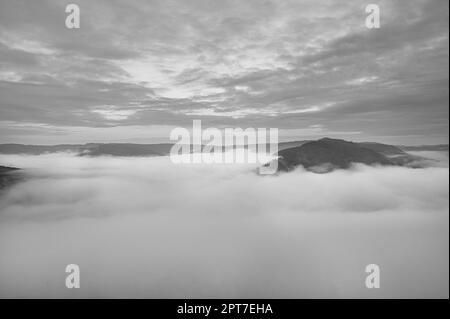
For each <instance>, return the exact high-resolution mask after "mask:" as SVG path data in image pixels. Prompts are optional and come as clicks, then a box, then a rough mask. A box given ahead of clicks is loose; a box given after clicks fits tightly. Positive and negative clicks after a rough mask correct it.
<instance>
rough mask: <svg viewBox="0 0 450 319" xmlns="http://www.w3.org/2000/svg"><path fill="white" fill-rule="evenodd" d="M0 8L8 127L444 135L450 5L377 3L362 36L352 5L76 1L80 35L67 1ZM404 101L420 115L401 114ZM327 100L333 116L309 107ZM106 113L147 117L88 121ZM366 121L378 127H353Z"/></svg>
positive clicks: (401, 139)
mask: <svg viewBox="0 0 450 319" xmlns="http://www.w3.org/2000/svg"><path fill="white" fill-rule="evenodd" d="M0 4H1V6H2V10H1V12H0V27H1V30H2V31H1V32H0V59H1V61H2V63H1V65H0V94H1V95H2V101H1V102H0V106H1V107H0V116H1V118H2V119H3V120H8V121H13V122H30V121H33V122H34V123H36V124H46V125H49V126H55V125H63V126H84V127H97V128H99V127H102V128H103V131H104V134H105V135H108V131H109V128H110V127H111V126H124V127H126V126H128V125H149V124H165V125H180V124H183V125H186V124H188V125H189V122H190V121H191V119H192V116H193V114H195V116H196V117H197V118H200V119H202V120H203V121H204V122H208V124H209V125H216V126H219V125H220V126H223V125H238V126H241V127H249V126H253V127H255V126H257V127H278V128H280V129H293V128H305V127H308V126H310V125H316V124H321V125H323V127H324V128H325V130H329V131H331V132H333V131H339V130H341V131H347V130H351V131H360V132H361V133H360V135H361V138H366V139H367V138H368V137H370V138H372V137H374V136H375V135H380V136H382V137H383V135H387V136H390V137H392V139H396V140H397V143H405V142H406V141H407V140H408V139H407V138H405V136H407V135H415V137H414V138H417V136H419V137H420V136H422V138H423V136H428V137H427V139H428V140H429V141H431V142H433V143H443V142H447V141H448V134H447V131H448V121H447V122H443V119H445V118H448V107H447V105H448V71H447V69H448V2H447V1H435V0H428V1H409V2H408V4H406V5H405V4H401V5H400V4H397V3H395V2H392V1H381V2H379V4H380V7H381V11H382V21H381V28H380V29H379V30H368V29H366V28H365V26H364V20H365V11H364V7H365V5H366V3H365V2H364V1H356V0H355V1H351V2H348V1H321V2H320V3H318V2H317V1H294V0H283V1H279V0H276V1H256V0H255V1H245V2H242V1H234V0H230V1H221V4H220V5H219V4H217V3H215V4H214V6H213V5H211V4H210V3H209V1H205V0H195V1H189V2H188V3H186V2H185V1H170V2H167V1H141V0H133V1H128V2H127V4H126V5H124V4H123V3H121V2H119V1H104V0H99V1H95V2H92V1H81V0H80V1H79V2H78V4H79V5H80V7H81V15H82V17H81V21H82V27H81V29H79V30H68V29H66V28H65V27H64V20H65V12H64V5H65V3H64V2H60V1H41V2H39V3H34V2H33V3H29V2H28V1H20V0H19V1H14V2H11V1H6V0H2V1H0ZM37 78H39V81H36V79H37ZM363 78H368V79H376V81H361V82H358V81H359V80H358V79H363ZM354 81H357V82H354ZM349 83H350V84H352V83H353V84H355V83H356V84H359V85H358V86H357V87H356V88H355V86H354V85H348V84H349ZM242 88H245V89H242ZM408 101H413V102H414V101H420V109H419V108H418V106H417V105H416V104H414V105H413V106H411V108H412V109H413V111H412V112H405V111H404V109H405V108H406V106H405V103H407V102H408ZM328 103H332V104H334V105H336V108H319V109H318V111H317V112H303V110H305V109H306V110H307V109H308V106H310V105H325V104H328ZM99 105H115V106H120V107H125V108H130V109H131V111H130V112H134V107H135V106H136V105H139V106H140V107H141V109H140V111H139V112H136V113H135V114H134V116H129V117H127V118H124V119H123V120H121V121H116V120H114V119H113V120H111V117H109V118H108V117H104V116H103V117H102V116H93V113H92V110H93V109H95V108H97V107H98V106H99ZM406 105H407V104H406ZM425 106H426V107H425ZM369 108H370V110H368V109H369ZM386 109H388V110H389V111H388V112H389V114H386ZM199 110H205V111H204V112H201V111H199ZM353 111H355V112H354V113H353ZM285 112H289V113H285ZM348 113H352V114H354V115H353V118H352V119H351V120H350V119H349V120H346V121H345V122H341V120H340V119H341V118H342V117H347V116H348ZM211 114H213V116H211ZM217 114H221V116H215V115H217ZM236 114H240V115H239V116H237V117H236ZM286 114H290V115H291V116H285V115H286ZM241 115H242V116H241ZM368 117H369V118H370V119H371V120H372V121H374V122H377V125H378V127H377V128H375V127H371V126H370V125H369V126H367V128H366V126H365V125H361V127H353V126H354V125H355V126H358V125H359V123H360V122H363V121H365V120H366V119H367V118H368ZM385 117H388V118H389V119H390V120H389V121H388V122H385V121H383V119H384V118H385ZM417 122H421V125H420V126H421V131H420V132H418V133H415V130H416V128H417ZM436 123H439V125H437V124H436ZM398 128H401V131H400V132H399V131H398ZM49 133H51V132H49ZM10 135H11V134H10ZM54 137H55V136H54ZM132 137H133V136H132V132H131V131H130V132H129V133H128V134H127V138H132ZM293 138H301V137H299V136H296V137H293ZM41 139H42V141H43V142H44V143H45V141H46V139H47V137H46V136H44V135H42V137H41ZM410 140H413V138H411V139H410ZM5 142H7V141H5ZM60 142H61V143H64V142H65V141H64V140H63V139H62V138H61V141H60Z"/></svg>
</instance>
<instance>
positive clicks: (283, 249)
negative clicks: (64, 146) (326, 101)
mask: <svg viewBox="0 0 450 319" xmlns="http://www.w3.org/2000/svg"><path fill="white" fill-rule="evenodd" d="M427 156H435V158H436V160H437V162H435V163H436V165H434V167H429V168H425V169H409V168H401V167H367V166H355V167H354V168H352V169H351V170H337V171H334V172H332V173H328V174H314V173H311V172H307V171H304V170H302V169H301V168H299V169H298V170H296V171H294V172H291V173H288V174H281V175H279V176H258V175H257V174H256V173H255V167H254V166H250V165H231V164H228V165H221V164H214V165H211V164H209V165H208V164H178V165H175V164H173V163H172V162H171V161H170V159H169V158H168V157H147V158H125V157H96V158H89V157H79V156H75V155H73V154H47V155H40V156H26V155H0V165H11V166H16V167H21V168H24V172H25V173H26V175H27V178H26V179H25V180H24V181H23V182H21V183H18V184H16V185H14V186H12V187H11V188H10V189H8V190H7V191H6V192H4V193H3V194H2V195H1V196H0V297H2V298H16V297H25V298H28V297H39V298H55V297H62V298H110V297H111V298H116V297H123V298H141V297H145V298H312V297H323V298H347V297H352V298H379V297H384V298H417V297H419V298H448V297H449V177H448V176H449V175H448V174H449V172H448V170H449V169H448V154H444V153H440V154H439V153H434V154H431V153H427ZM68 264H77V265H79V266H80V270H81V281H80V285H81V288H79V289H67V288H66V287H65V278H66V275H67V274H66V273H65V267H66V265H68ZM368 264H377V265H379V267H380V270H381V280H380V284H381V287H380V288H379V289H367V288H366V286H365V278H366V276H367V274H366V273H365V271H364V270H365V266H366V265H368Z"/></svg>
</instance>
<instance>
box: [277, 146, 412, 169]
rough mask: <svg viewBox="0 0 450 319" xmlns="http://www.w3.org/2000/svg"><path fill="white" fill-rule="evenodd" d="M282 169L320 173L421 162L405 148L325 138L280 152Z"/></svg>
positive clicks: (279, 160) (279, 165)
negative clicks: (298, 169) (368, 166)
mask: <svg viewBox="0 0 450 319" xmlns="http://www.w3.org/2000/svg"><path fill="white" fill-rule="evenodd" d="M278 156H279V158H278V170H279V171H285V172H286V171H287V172H288V171H291V170H293V169H295V168H296V167H298V166H300V165H301V166H303V167H304V168H305V169H307V170H310V171H314V172H317V173H325V172H329V171H331V170H333V169H337V168H341V169H346V168H349V167H350V166H351V165H352V164H354V163H361V164H366V165H407V164H409V163H413V162H414V161H415V160H417V159H418V158H417V157H413V156H410V155H409V154H407V153H406V152H404V151H402V150H401V149H399V148H397V147H395V146H392V145H386V144H380V143H354V142H348V141H345V140H339V139H331V138H322V139H320V140H317V141H310V142H307V143H304V144H302V145H300V146H297V147H292V148H287V149H283V150H281V151H279V152H278Z"/></svg>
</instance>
